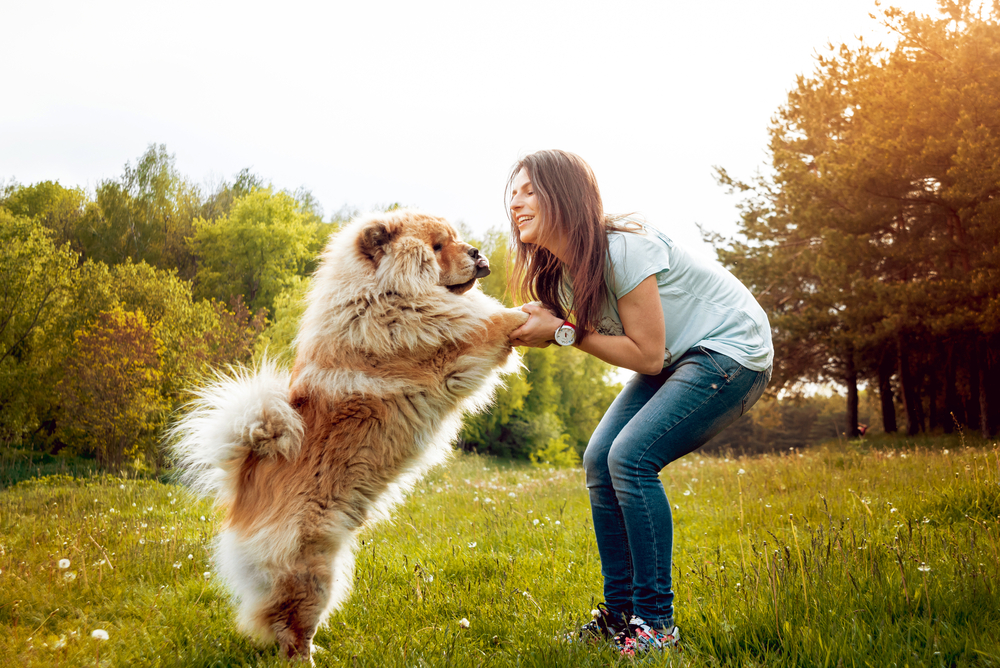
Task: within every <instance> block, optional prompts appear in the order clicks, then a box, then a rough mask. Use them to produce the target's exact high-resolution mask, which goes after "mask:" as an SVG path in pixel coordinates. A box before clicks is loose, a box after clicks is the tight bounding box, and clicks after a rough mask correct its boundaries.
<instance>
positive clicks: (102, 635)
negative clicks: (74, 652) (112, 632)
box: [90, 629, 108, 640]
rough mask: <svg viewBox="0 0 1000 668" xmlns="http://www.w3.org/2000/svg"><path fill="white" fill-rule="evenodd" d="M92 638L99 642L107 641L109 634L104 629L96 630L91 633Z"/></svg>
mask: <svg viewBox="0 0 1000 668" xmlns="http://www.w3.org/2000/svg"><path fill="white" fill-rule="evenodd" d="M90 637H91V638H97V639H98V640H107V639H108V632H107V631H105V630H104V629H94V630H93V631H91V632H90Z"/></svg>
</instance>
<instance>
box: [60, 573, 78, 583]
mask: <svg viewBox="0 0 1000 668" xmlns="http://www.w3.org/2000/svg"><path fill="white" fill-rule="evenodd" d="M75 579H76V571H70V572H68V573H63V580H65V581H66V582H72V581H73V580H75Z"/></svg>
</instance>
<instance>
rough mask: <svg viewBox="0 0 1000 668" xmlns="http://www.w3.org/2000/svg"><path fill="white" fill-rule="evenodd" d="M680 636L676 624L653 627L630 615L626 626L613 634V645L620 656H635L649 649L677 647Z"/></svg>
mask: <svg viewBox="0 0 1000 668" xmlns="http://www.w3.org/2000/svg"><path fill="white" fill-rule="evenodd" d="M680 638H681V630H680V629H679V628H678V627H677V626H676V625H674V626H671V627H670V628H669V629H667V630H664V629H654V628H651V627H650V626H649V624H647V623H646V622H644V621H643V620H642V618H640V617H632V619H631V620H629V623H628V627H626V628H625V629H623V630H622V631H620V632H619V633H618V634H617V635H615V638H614V641H615V646H616V647H618V650H619V651H620V652H621V654H622V656H636V655H637V654H644V653H646V652H648V651H650V650H662V649H667V648H669V647H677V646H678V645H677V643H678V641H679V640H680Z"/></svg>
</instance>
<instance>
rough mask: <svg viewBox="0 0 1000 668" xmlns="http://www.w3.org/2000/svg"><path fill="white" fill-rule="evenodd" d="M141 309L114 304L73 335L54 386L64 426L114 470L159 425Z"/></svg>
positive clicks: (156, 344)
mask: <svg viewBox="0 0 1000 668" xmlns="http://www.w3.org/2000/svg"><path fill="white" fill-rule="evenodd" d="M161 347H162V343H161V342H160V341H158V340H157V339H156V337H155V336H153V334H152V332H151V331H150V329H149V326H148V325H147V323H146V317H145V316H144V315H143V313H142V311H135V312H132V311H125V310H123V309H122V308H121V307H120V306H116V307H115V308H114V309H112V310H110V311H103V312H101V313H100V314H99V315H98V316H97V319H96V321H95V322H93V323H92V324H91V325H90V326H89V327H87V328H86V329H84V330H81V331H78V332H77V333H76V335H75V336H74V346H73V353H72V355H71V356H70V357H69V359H68V360H67V361H66V376H65V378H64V380H63V381H62V382H61V383H60V384H59V398H60V400H61V403H62V407H63V411H64V416H65V417H64V420H63V423H64V428H65V429H67V430H69V431H71V432H75V436H76V438H74V442H75V443H77V444H78V447H79V448H81V449H86V451H89V452H92V453H93V454H95V455H96V456H97V460H98V462H100V463H101V464H102V465H104V466H107V467H110V468H112V469H115V470H117V469H120V468H121V466H122V464H123V463H124V461H125V459H126V458H127V457H129V458H131V457H135V456H136V455H139V454H146V453H145V452H143V449H145V450H147V451H149V452H151V451H152V450H153V448H155V447H156V443H157V441H158V438H157V431H158V429H159V427H160V426H161V424H162V418H163V409H164V408H165V406H164V402H163V398H162V396H161V395H160V392H159V389H160V382H161V371H160V348H161Z"/></svg>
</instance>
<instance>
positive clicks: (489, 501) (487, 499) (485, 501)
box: [483, 496, 493, 503]
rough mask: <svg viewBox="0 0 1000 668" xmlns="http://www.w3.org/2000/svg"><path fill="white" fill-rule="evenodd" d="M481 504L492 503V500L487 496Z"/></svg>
mask: <svg viewBox="0 0 1000 668" xmlns="http://www.w3.org/2000/svg"><path fill="white" fill-rule="evenodd" d="M483 503H493V499H491V498H490V497H488V496H487V497H486V498H485V499H483Z"/></svg>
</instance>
